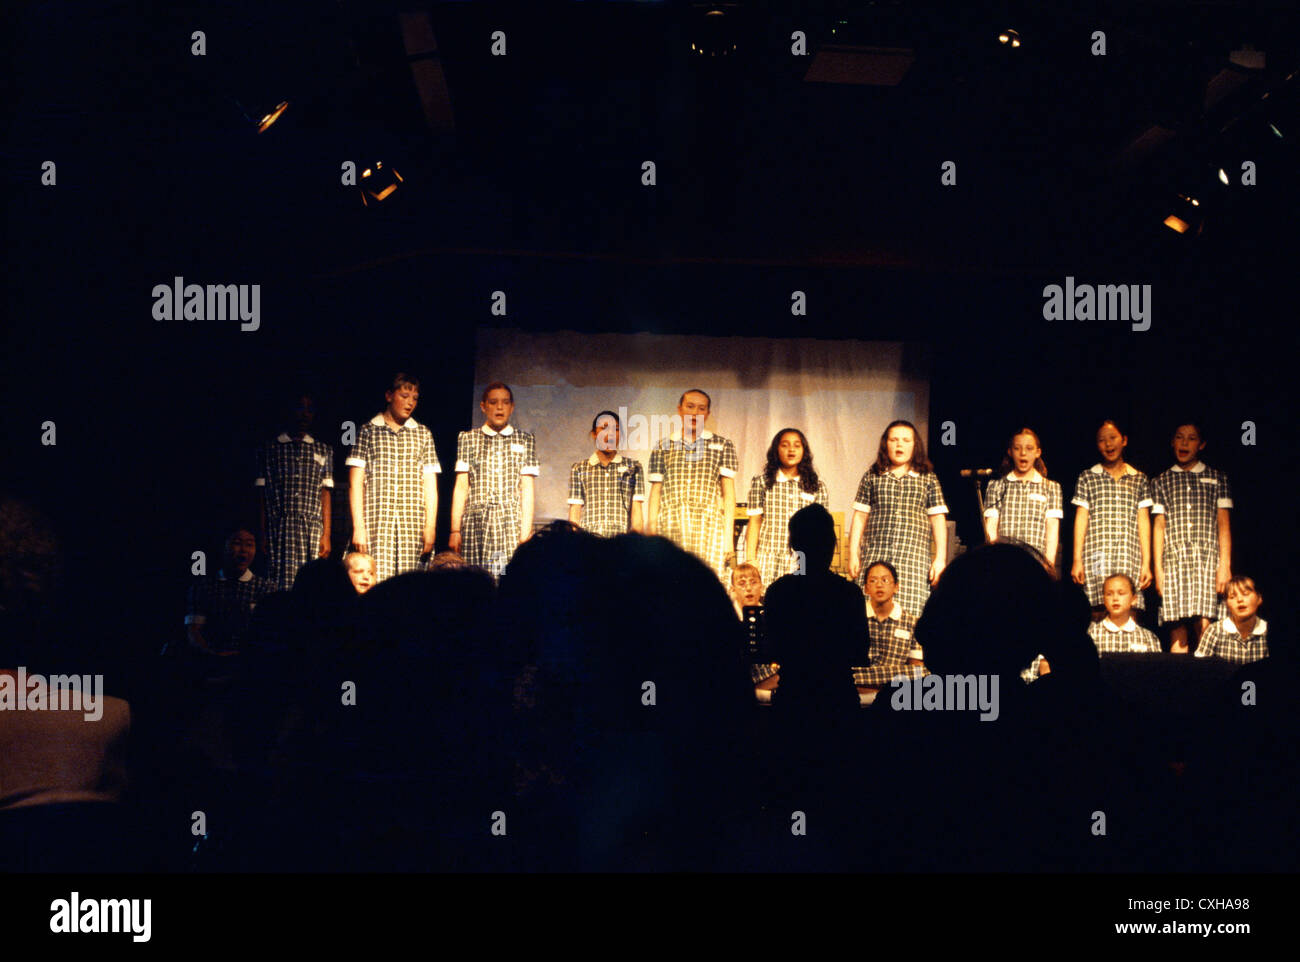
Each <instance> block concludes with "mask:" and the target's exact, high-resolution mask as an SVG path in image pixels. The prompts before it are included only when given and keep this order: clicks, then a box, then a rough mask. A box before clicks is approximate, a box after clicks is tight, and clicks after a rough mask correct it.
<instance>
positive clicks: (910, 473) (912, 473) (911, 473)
mask: <svg viewBox="0 0 1300 962" xmlns="http://www.w3.org/2000/svg"><path fill="white" fill-rule="evenodd" d="M885 474H893V475H894V477H896V478H919V477H920V476H921V475H920V473H918V472H917V470H916V468H908V469H907V470H906V471H904V472H903V473H902V474H894V469H893V468H892V467H891V468H890V469H889V470H888V471H886V472H885Z"/></svg>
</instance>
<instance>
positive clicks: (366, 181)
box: [357, 161, 403, 207]
mask: <svg viewBox="0 0 1300 962" xmlns="http://www.w3.org/2000/svg"><path fill="white" fill-rule="evenodd" d="M401 183H403V180H402V175H401V174H399V173H398V172H397V170H396V168H394V167H392V166H389V167H385V166H384V165H383V163H382V162H380V161H376V162H375V165H374V167H373V168H371V167H367V168H366V169H365V170H363V171H361V180H360V182H359V183H358V184H357V187H358V188H359V189H360V191H361V203H362V204H363V205H364V206H366V207H369V206H370V202H371V201H372V200H373V201H374V202H375V203H377V204H378V203H382V202H383V201H385V200H387V199H388V198H389V197H391V196H392V195H393V192H394V191H395V190H397V188H398V186H399V185H400V184H401Z"/></svg>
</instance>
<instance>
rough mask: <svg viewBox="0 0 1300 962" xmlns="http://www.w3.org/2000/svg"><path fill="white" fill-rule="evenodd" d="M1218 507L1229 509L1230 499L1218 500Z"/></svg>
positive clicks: (1230, 505)
mask: <svg viewBox="0 0 1300 962" xmlns="http://www.w3.org/2000/svg"><path fill="white" fill-rule="evenodd" d="M1218 506H1219V507H1220V508H1231V507H1232V499H1231V498H1220V499H1219V505H1218Z"/></svg>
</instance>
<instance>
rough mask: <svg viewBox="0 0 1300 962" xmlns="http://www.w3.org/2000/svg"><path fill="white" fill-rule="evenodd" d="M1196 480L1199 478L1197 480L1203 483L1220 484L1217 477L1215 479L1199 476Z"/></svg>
mask: <svg viewBox="0 0 1300 962" xmlns="http://www.w3.org/2000/svg"><path fill="white" fill-rule="evenodd" d="M1196 480H1197V481H1200V482H1201V484H1218V483H1219V482H1218V481H1217V480H1216V479H1214V478H1197V479H1196Z"/></svg>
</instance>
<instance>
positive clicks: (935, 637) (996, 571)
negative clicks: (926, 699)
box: [916, 544, 1065, 678]
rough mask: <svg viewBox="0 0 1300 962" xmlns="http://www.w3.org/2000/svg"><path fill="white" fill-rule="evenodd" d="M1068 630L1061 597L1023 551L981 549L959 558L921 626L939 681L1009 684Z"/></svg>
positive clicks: (943, 579) (994, 546)
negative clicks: (976, 678) (963, 678)
mask: <svg viewBox="0 0 1300 962" xmlns="http://www.w3.org/2000/svg"><path fill="white" fill-rule="evenodd" d="M1064 630H1065V625H1064V618H1063V612H1062V605H1061V594H1060V591H1059V589H1058V588H1057V586H1056V583H1055V582H1053V580H1052V577H1051V575H1049V574H1048V573H1047V571H1046V570H1045V569H1044V567H1043V565H1042V564H1041V563H1040V562H1039V561H1037V560H1036V559H1035V558H1033V557H1032V556H1031V555H1030V554H1028V553H1027V552H1025V551H1024V550H1022V549H1021V548H1019V547H1016V546H1014V545H1007V544H992V545H984V546H982V547H979V548H976V549H974V550H973V551H968V552H966V553H965V554H962V555H959V556H958V557H957V559H956V560H954V561H953V563H952V564H950V565H949V566H948V567H947V568H946V569H944V572H943V576H942V577H941V578H940V579H939V583H938V584H937V585H936V586H935V588H934V590H933V591H932V592H931V593H930V598H929V600H928V601H927V602H926V605H925V611H924V612H923V613H922V615H921V618H920V620H919V621H918V622H917V624H916V640H917V641H918V642H919V643H920V644H921V646H922V647H923V648H924V649H925V662H926V665H927V666H928V667H929V668H930V669H931V670H932V671H934V672H936V673H939V674H967V673H976V674H981V673H982V674H1000V675H1002V676H1003V677H1005V678H1012V677H1014V676H1015V675H1016V674H1018V672H1019V671H1020V669H1021V668H1023V667H1024V666H1025V665H1028V664H1029V663H1030V662H1031V661H1033V659H1034V656H1035V655H1037V654H1038V653H1039V652H1040V651H1044V650H1045V649H1046V648H1047V647H1049V646H1048V645H1046V644H1045V640H1047V639H1052V638H1056V637H1059V636H1060V635H1061V634H1062V632H1063V631H1064Z"/></svg>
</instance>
